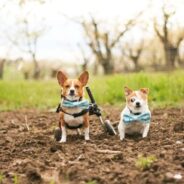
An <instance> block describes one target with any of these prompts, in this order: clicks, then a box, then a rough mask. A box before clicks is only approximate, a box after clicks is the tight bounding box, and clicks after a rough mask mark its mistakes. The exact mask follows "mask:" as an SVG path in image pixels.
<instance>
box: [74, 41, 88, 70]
mask: <svg viewBox="0 0 184 184" xmlns="http://www.w3.org/2000/svg"><path fill="white" fill-rule="evenodd" d="M77 45H78V48H79V50H80V52H81V55H82V58H83V64H82V71H86V70H87V68H88V64H89V62H90V58H89V57H88V56H87V55H86V54H85V52H84V49H83V48H82V46H81V45H80V44H77Z"/></svg>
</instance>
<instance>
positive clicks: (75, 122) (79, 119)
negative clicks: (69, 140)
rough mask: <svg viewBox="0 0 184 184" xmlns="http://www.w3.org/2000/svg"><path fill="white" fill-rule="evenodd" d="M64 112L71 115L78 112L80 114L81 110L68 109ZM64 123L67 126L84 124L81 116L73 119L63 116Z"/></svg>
mask: <svg viewBox="0 0 184 184" xmlns="http://www.w3.org/2000/svg"><path fill="white" fill-rule="evenodd" d="M66 111H67V112H68V113H70V114H73V113H79V112H81V111H82V109H81V108H68V109H66ZM64 121H65V122H66V123H67V124H68V125H69V126H77V125H80V124H82V123H83V122H84V119H83V116H79V117H76V118H74V117H73V116H71V115H68V114H64Z"/></svg>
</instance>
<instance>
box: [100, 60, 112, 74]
mask: <svg viewBox="0 0 184 184" xmlns="http://www.w3.org/2000/svg"><path fill="white" fill-rule="evenodd" d="M102 67H103V70H104V74H105V75H108V74H112V73H113V72H114V65H113V63H112V61H111V59H109V58H108V59H105V60H104V61H103V62H102Z"/></svg>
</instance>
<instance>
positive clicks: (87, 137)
mask: <svg viewBox="0 0 184 184" xmlns="http://www.w3.org/2000/svg"><path fill="white" fill-rule="evenodd" d="M84 139H85V140H86V141H88V140H89V126H88V127H86V128H85V129H84Z"/></svg>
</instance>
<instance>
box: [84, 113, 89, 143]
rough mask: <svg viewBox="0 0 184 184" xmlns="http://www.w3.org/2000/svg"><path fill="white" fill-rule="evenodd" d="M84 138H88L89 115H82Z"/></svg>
mask: <svg viewBox="0 0 184 184" xmlns="http://www.w3.org/2000/svg"><path fill="white" fill-rule="evenodd" d="M84 139H85V140H86V141H88V140H89V139H90V138H89V115H88V114H86V115H85V116H84Z"/></svg>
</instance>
